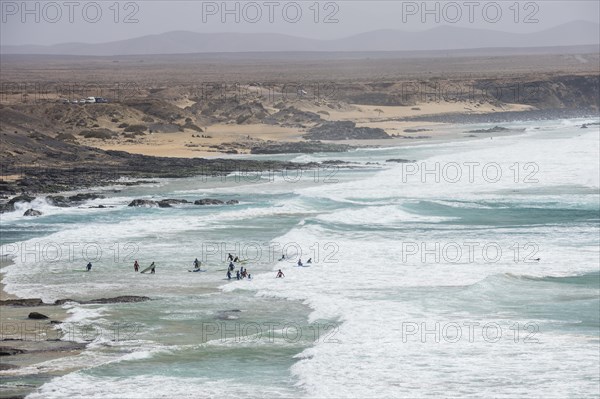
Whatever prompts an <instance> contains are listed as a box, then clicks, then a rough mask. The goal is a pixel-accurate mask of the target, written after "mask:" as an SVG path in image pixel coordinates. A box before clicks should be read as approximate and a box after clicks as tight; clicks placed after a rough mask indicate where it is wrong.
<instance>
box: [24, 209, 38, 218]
mask: <svg viewBox="0 0 600 399" xmlns="http://www.w3.org/2000/svg"><path fill="white" fill-rule="evenodd" d="M23 216H42V212H40V211H38V210H35V209H33V208H30V209H27V210H26V211H25V213H24V214H23Z"/></svg>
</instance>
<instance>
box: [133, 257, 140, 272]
mask: <svg viewBox="0 0 600 399" xmlns="http://www.w3.org/2000/svg"><path fill="white" fill-rule="evenodd" d="M133 271H134V272H138V271H140V264H139V263H138V261H137V259H136V260H135V262H133Z"/></svg>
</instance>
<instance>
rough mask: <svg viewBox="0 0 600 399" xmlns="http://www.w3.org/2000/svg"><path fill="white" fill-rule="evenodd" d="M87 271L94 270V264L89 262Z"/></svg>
mask: <svg viewBox="0 0 600 399" xmlns="http://www.w3.org/2000/svg"><path fill="white" fill-rule="evenodd" d="M86 270H87V271H88V272H89V271H91V270H92V262H88V264H87V266H86Z"/></svg>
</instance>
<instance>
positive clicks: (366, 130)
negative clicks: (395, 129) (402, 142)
mask: <svg viewBox="0 0 600 399" xmlns="http://www.w3.org/2000/svg"><path fill="white" fill-rule="evenodd" d="M303 137H304V138H305V139H308V140H373V139H389V138H390V136H389V135H388V134H387V133H386V132H385V130H383V129H380V128H372V127H356V123H354V122H352V121H331V122H323V123H322V124H321V125H319V126H315V127H313V128H312V129H310V130H309V131H308V134H305V135H304V136H303Z"/></svg>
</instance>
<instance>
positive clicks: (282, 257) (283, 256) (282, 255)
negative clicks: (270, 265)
mask: <svg viewBox="0 0 600 399" xmlns="http://www.w3.org/2000/svg"><path fill="white" fill-rule="evenodd" d="M282 260H285V255H284V254H281V258H279V261H280V262H281V261H282Z"/></svg>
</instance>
